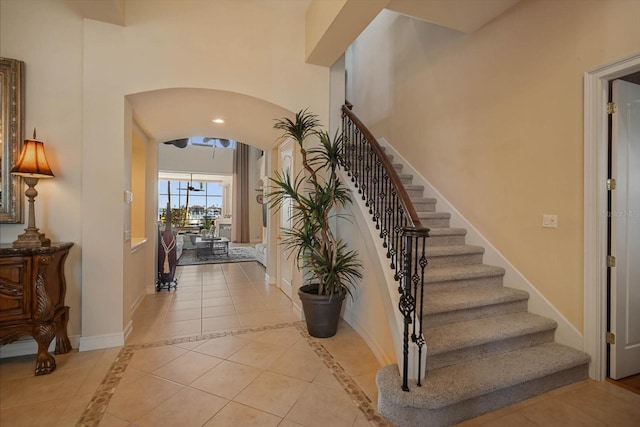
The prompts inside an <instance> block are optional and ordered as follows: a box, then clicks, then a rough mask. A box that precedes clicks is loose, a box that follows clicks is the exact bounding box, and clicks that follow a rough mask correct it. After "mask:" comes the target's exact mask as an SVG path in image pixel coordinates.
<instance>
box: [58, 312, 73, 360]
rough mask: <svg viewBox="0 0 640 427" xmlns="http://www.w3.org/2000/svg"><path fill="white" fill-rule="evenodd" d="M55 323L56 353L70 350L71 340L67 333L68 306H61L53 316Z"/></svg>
mask: <svg viewBox="0 0 640 427" xmlns="http://www.w3.org/2000/svg"><path fill="white" fill-rule="evenodd" d="M54 321H55V325H56V354H64V353H68V352H70V351H71V342H70V341H69V335H67V323H69V307H66V306H65V307H62V308H61V309H59V310H58V313H56V317H55V320H54Z"/></svg>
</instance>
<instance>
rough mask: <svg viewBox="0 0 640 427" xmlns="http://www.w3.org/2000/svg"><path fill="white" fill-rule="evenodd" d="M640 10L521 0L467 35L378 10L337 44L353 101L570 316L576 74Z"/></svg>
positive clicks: (576, 224)
mask: <svg viewBox="0 0 640 427" xmlns="http://www.w3.org/2000/svg"><path fill="white" fill-rule="evenodd" d="M638 16H640V2H636V1H615V0H611V1H606V2H605V1H581V0H580V1H572V0H563V1H544V0H542V1H528V0H522V1H521V2H519V3H518V4H517V5H516V6H514V7H513V8H511V9H510V10H508V11H507V12H506V14H504V15H502V16H501V17H499V18H497V19H496V20H495V21H493V22H491V23H490V24H488V25H487V26H485V27H484V28H482V29H480V30H478V31H477V32H475V33H473V34H470V35H465V34H462V33H457V32H455V31H453V30H447V29H444V28H441V27H437V26H434V25H431V24H428V23H425V22H422V21H417V20H413V19H411V18H408V17H406V16H402V15H395V14H393V13H392V12H388V11H385V12H383V13H382V14H381V15H380V16H378V18H376V20H375V21H374V22H373V24H372V25H371V26H370V27H369V28H368V29H367V30H366V31H365V32H364V34H363V35H362V36H361V37H360V38H359V39H358V40H357V42H356V43H355V44H354V46H352V48H351V50H350V52H349V55H348V58H347V68H348V69H349V77H350V80H349V82H348V87H349V93H348V94H347V97H348V98H349V99H350V100H351V101H352V102H353V103H354V104H355V108H354V112H355V113H356V114H357V115H358V116H360V118H361V119H363V121H364V122H365V123H366V124H367V125H368V126H370V127H371V128H372V130H373V131H374V134H375V135H377V136H381V137H385V138H386V139H387V140H388V141H389V142H390V143H391V144H393V145H394V146H395V147H396V148H397V149H398V151H399V152H400V153H401V154H402V155H403V157H405V158H406V159H412V163H413V165H414V167H415V168H416V169H417V170H418V171H419V172H420V173H421V174H422V175H423V176H424V177H426V178H427V179H428V180H429V181H430V182H431V183H432V184H433V185H434V186H435V187H436V188H437V189H438V190H439V191H440V192H441V193H442V194H443V195H444V196H445V197H446V198H447V199H448V200H449V201H450V202H452V203H453V205H454V206H456V208H457V209H458V210H459V211H460V212H461V213H462V214H463V215H464V216H465V217H466V218H467V219H468V220H470V222H471V223H472V224H473V225H474V226H475V227H477V228H478V229H479V231H480V232H481V233H483V234H484V235H485V236H486V237H487V238H488V239H489V240H490V241H491V242H492V244H494V245H495V246H496V247H497V249H498V250H499V251H501V252H502V253H503V254H504V255H505V256H506V257H507V259H508V260H509V261H510V262H511V263H512V264H513V265H515V267H516V268H517V269H519V270H520V271H521V272H522V273H523V274H524V275H525V277H527V278H528V280H529V281H531V282H532V284H533V285H534V286H535V287H537V289H538V290H539V291H540V292H541V293H542V294H543V295H544V296H545V297H546V298H547V299H548V300H549V301H550V302H551V303H552V304H553V305H555V307H556V308H557V309H558V310H559V311H560V312H561V313H562V314H563V315H564V316H565V317H566V318H567V319H568V320H569V322H571V323H572V324H573V325H574V326H575V327H576V328H577V329H578V330H582V322H583V274H582V268H583V266H582V256H583V238H582V232H583V228H582V227H583V194H582V192H583V161H582V159H583V148H582V147H583V131H582V129H583V121H582V112H583V90H582V87H583V86H582V85H583V83H582V77H583V73H584V72H585V71H587V70H589V69H591V68H594V67H596V66H599V65H602V64H605V63H609V62H612V61H614V60H616V59H619V58H622V57H625V56H628V55H630V54H632V53H636V52H638V51H640V31H638V25H637V17H638ZM543 214H557V215H558V228H557V229H546V228H544V229H543V228H542V215H543ZM507 285H508V283H507Z"/></svg>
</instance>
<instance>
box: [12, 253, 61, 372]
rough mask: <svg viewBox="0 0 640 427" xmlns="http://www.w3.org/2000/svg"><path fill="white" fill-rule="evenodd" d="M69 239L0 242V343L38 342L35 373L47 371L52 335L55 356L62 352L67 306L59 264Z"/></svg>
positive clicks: (51, 365)
mask: <svg viewBox="0 0 640 427" xmlns="http://www.w3.org/2000/svg"><path fill="white" fill-rule="evenodd" d="M71 246H73V243H52V244H51V246H50V247H43V248H13V247H11V246H10V245H0V344H8V343H10V342H13V341H15V340H17V339H18V338H20V337H21V336H24V335H31V336H32V337H33V338H34V339H35V340H36V342H37V343H38V355H37V357H36V370H35V374H36V375H45V374H50V373H51V372H53V371H54V369H56V360H55V359H54V357H53V356H52V355H50V354H49V344H51V341H52V340H53V337H54V336H55V337H56V351H55V352H56V354H61V353H67V352H69V351H70V350H71V343H70V342H69V336H68V335H67V322H68V321H69V307H67V306H65V305H64V297H65V293H66V281H65V277H64V262H65V260H66V258H67V255H69V249H70V248H71Z"/></svg>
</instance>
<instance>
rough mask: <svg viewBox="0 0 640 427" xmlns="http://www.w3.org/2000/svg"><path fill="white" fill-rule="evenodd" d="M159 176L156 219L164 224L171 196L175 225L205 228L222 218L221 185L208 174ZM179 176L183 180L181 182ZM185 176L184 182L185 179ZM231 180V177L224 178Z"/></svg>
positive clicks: (222, 196) (222, 200)
mask: <svg viewBox="0 0 640 427" xmlns="http://www.w3.org/2000/svg"><path fill="white" fill-rule="evenodd" d="M171 175H172V174H167V173H164V174H163V173H160V179H159V180H158V218H159V220H160V221H164V218H165V214H166V208H167V202H168V201H169V196H171V209H172V210H171V216H172V221H171V222H172V224H173V225H174V226H193V227H205V226H207V225H208V223H210V222H211V221H212V220H215V219H218V218H219V217H221V216H222V212H223V211H224V209H223V208H224V206H223V203H224V194H223V191H224V189H223V184H222V183H221V182H220V181H213V180H211V181H207V179H213V177H211V176H207V175H197V174H192V175H190V174H173V176H171ZM180 177H182V179H180ZM186 177H188V178H187V179H184V178H186ZM227 179H228V180H229V181H230V177H228V178H227Z"/></svg>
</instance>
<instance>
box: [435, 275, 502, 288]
mask: <svg viewBox="0 0 640 427" xmlns="http://www.w3.org/2000/svg"><path fill="white" fill-rule="evenodd" d="M428 278H429V275H428V274H427V292H452V291H457V290H462V289H467V288H471V287H474V288H478V287H500V286H502V284H503V279H504V276H489V277H479V278H476V279H464V280H446V281H441V282H435V283H429V281H428Z"/></svg>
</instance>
